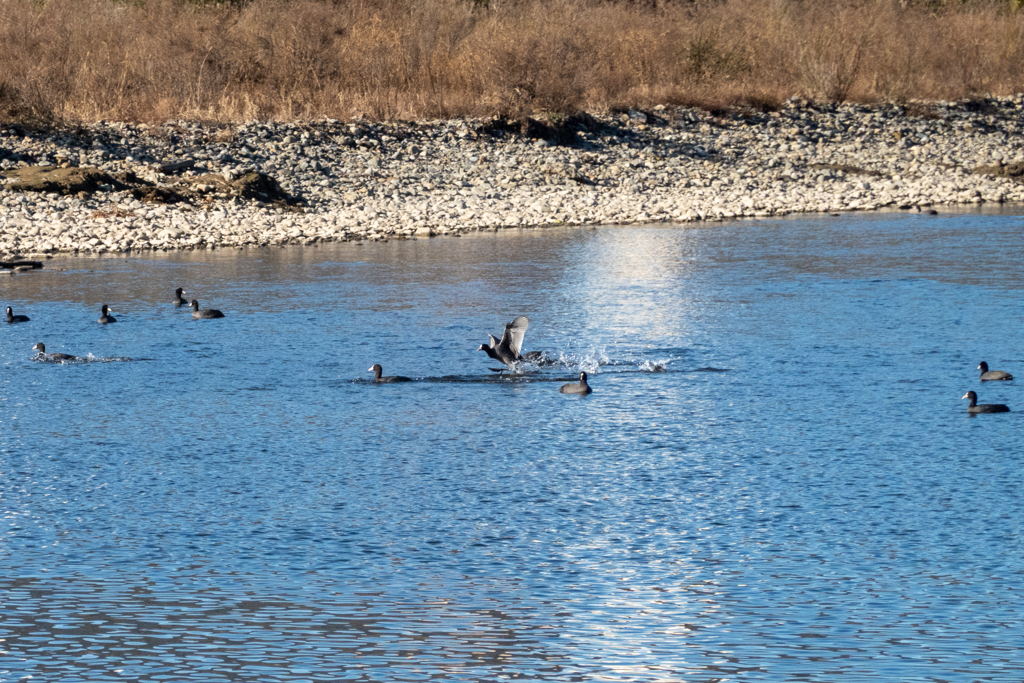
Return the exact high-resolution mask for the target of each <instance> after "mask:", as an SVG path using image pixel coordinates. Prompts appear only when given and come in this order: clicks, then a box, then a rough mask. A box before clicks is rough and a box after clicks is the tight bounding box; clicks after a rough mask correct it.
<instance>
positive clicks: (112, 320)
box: [96, 304, 117, 325]
mask: <svg viewBox="0 0 1024 683" xmlns="http://www.w3.org/2000/svg"><path fill="white" fill-rule="evenodd" d="M100 310H101V311H102V313H103V315H101V316H100V319H99V320H97V321H96V322H98V323H99V324H100V325H106V324H107V323H116V322H117V318H115V317H114V316H112V315H109V314H108V311H110V307H108V306H107V305H106V304H103V308H102V309H100Z"/></svg>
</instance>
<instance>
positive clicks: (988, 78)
mask: <svg viewBox="0 0 1024 683" xmlns="http://www.w3.org/2000/svg"><path fill="white" fill-rule="evenodd" d="M0 10H2V11H0V118H4V119H8V120H12V119H13V120H37V121H57V120H64V121H75V120H79V121H95V120H101V119H112V120H125V121H163V120H166V119H172V118H187V119H202V120H208V121H238V120H250V119H286V120H292V119H311V118H322V117H328V118H336V119H350V118H353V117H356V116H364V117H367V118H371V119H395V118H403V119H413V118H430V119H434V118H448V117H456V116H467V115H493V114H501V115H506V116H513V117H515V116H523V115H530V114H535V113H538V112H547V113H553V114H559V113H571V112H575V111H579V110H581V109H586V110H592V111H607V110H615V109H625V108H647V107H650V106H653V105H656V104H688V105H697V106H704V107H708V108H717V107H727V106H733V105H746V106H754V107H761V108H763V107H773V106H777V105H778V104H779V103H780V102H782V101H784V100H785V99H787V98H789V97H791V96H794V95H799V96H802V97H806V98H809V99H814V100H819V101H851V100H852V101H864V102H877V101H899V102H903V101H907V100H911V99H961V98H969V97H973V96H978V95H983V94H993V95H1008V94H1013V93H1017V92H1021V91H1024V8H1020V7H1018V6H1017V3H1016V2H1007V1H1006V0H1000V1H996V0H966V1H965V2H960V1H957V2H948V3H943V2H939V1H938V0H932V1H931V2H923V1H922V2H915V1H914V0H903V1H902V2H900V1H899V0H857V1H849V0H847V1H844V0H840V1H839V2H829V3H820V2H811V1H808V0H805V1H802V2H801V1H798V0H765V1H763V2H754V1H752V0H717V1H714V2H704V1H703V0H697V1H695V2H683V1H672V0H669V1H667V2H666V1H663V0H648V1H647V2H640V1H635V2H627V1H625V0H622V1H616V0H489V1H488V0H478V1H476V2H474V1H472V0H335V1H333V2H332V1H329V0H250V1H248V2H234V3H198V2H187V1H185V0H135V1H132V2H113V1H112V0H0Z"/></svg>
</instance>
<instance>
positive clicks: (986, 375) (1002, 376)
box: [961, 361, 1013, 413]
mask: <svg viewBox="0 0 1024 683" xmlns="http://www.w3.org/2000/svg"><path fill="white" fill-rule="evenodd" d="M978 369H979V370H981V381H982V382H1008V381H1010V380H1011V379H1013V375H1011V374H1010V373H1008V372H1003V371H1002V370H989V369H988V363H986V362H985V361H981V362H980V363H979V364H978ZM965 398H967V399H970V401H971V402H970V403H969V404H967V412H968V413H1008V412H1010V408H1009V407H1008V406H1005V405H1003V404H1002V403H978V394H976V393H975V392H973V391H968V392H967V393H966V394H964V395H963V396H962V397H961V399H965Z"/></svg>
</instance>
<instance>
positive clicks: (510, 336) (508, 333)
mask: <svg viewBox="0 0 1024 683" xmlns="http://www.w3.org/2000/svg"><path fill="white" fill-rule="evenodd" d="M529 327H530V319H529V318H527V317H526V316H525V315H520V316H518V317H516V318H515V319H514V320H513V321H512V322H510V323H508V324H507V325H505V332H504V333H502V335H501V339H498V338H497V337H495V336H494V335H493V334H489V335H487V336H488V337H489V339H490V341H489V342H488V343H487V344H481V345H480V346H479V347H477V351H483V352H485V353H486V354H487V355H488V357H490V358H492V359H494V360H496V361H501V362H502V363H504V364H505V366H506V367H504V368H489V370H491V371H493V372H504V371H505V370H506V369H510V370H515V369H516V368H517V367H518V365H519V363H543V362H544V354H543V353H542V352H540V351H530V352H529V353H522V349H523V338H524V337H525V336H526V330H527V329H528V328H529ZM367 372H372V373H373V381H374V382H381V383H391V382H411V381H412V380H411V379H409V378H408V377H401V376H398V375H391V376H385V375H384V368H382V367H381V365H380V363H374V364H373V365H372V366H370V369H369V370H368V371H367ZM559 391H560V392H562V393H563V394H581V395H586V394H589V393H590V392H591V391H593V389H591V388H590V385H589V384H587V373H585V372H581V373H580V381H579V382H570V383H568V384H563V385H562V386H561V388H559Z"/></svg>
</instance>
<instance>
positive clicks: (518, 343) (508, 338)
mask: <svg viewBox="0 0 1024 683" xmlns="http://www.w3.org/2000/svg"><path fill="white" fill-rule="evenodd" d="M186 293H187V292H185V290H184V289H182V288H181V287H178V288H177V289H176V290H174V299H172V301H171V303H173V304H174V306H175V307H179V308H180V307H181V306H183V305H185V304H188V300H187V299H186V298H185V297H184V295H185V294H186ZM191 308H192V317H193V318H196V319H211V318H223V317H224V314H223V313H222V312H220V311H218V310H217V309H215V308H207V309H200V308H199V302H198V301H197V300H195V299H192V303H191ZM112 310H113V309H111V308H110V306H108V305H107V304H103V306H102V307H101V309H100V312H101V316H100V319H99V320H98V321H97V322H99V323H100V324H101V325H109V324H110V323H116V322H117V318H115V317H114V316H112V315H111V312H112ZM28 321H29V318H28V316H25V315H14V311H13V310H12V309H11V307H10V306H8V307H7V322H8V323H26V322H28ZM529 327H530V319H529V318H527V317H526V316H525V315H521V316H518V317H517V318H516V319H515V320H513V321H512V322H510V323H508V324H507V325H505V332H504V333H503V334H502V335H501V339H498V338H497V337H495V336H494V335H493V334H489V335H487V336H488V337H489V338H490V341H489V343H488V344H481V345H480V346H479V348H478V349H477V350H478V351H484V352H486V353H487V355H488V356H489V357H490V358H493V359H494V360H497V361H501V362H502V363H503V364H504V365H505V366H506V367H503V368H490V369H491V370H492V371H494V372H504V371H505V370H506V369H512V370H515V369H516V368H517V367H518V365H519V363H524V362H526V363H542V362H543V360H544V354H543V353H541V352H540V351H531V352H529V353H525V354H524V353H522V348H523V338H524V337H525V336H526V330H527V329H528V328H529ZM32 350H33V351H38V352H39V355H37V356H36V360H40V361H49V362H58V363H64V362H73V361H80V360H82V359H81V358H79V357H78V356H72V355H70V354H67V353H46V345H45V344H43V343H42V342H39V343H38V344H36V345H35V346H33V347H32ZM369 372H372V373H373V381H374V382H380V383H392V382H411V381H412V380H411V379H409V378H408V377H401V376H399V375H391V376H385V375H384V369H383V368H382V367H381V366H380V363H374V364H373V366H372V367H371V368H370V369H369ZM559 391H560V392H562V393H563V394H582V395H586V394H589V393H590V392H591V391H593V390H592V389H591V388H590V385H589V384H587V373H585V372H581V373H580V381H579V382H570V383H568V384H563V385H562V387H561V388H560V389H559Z"/></svg>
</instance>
